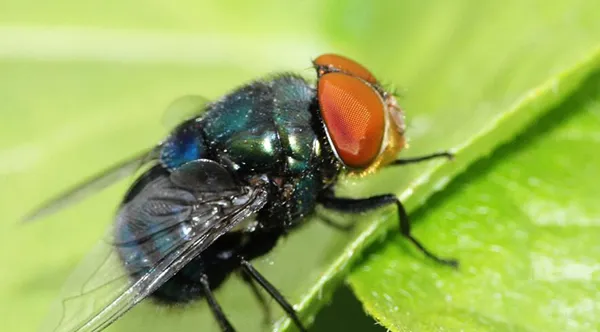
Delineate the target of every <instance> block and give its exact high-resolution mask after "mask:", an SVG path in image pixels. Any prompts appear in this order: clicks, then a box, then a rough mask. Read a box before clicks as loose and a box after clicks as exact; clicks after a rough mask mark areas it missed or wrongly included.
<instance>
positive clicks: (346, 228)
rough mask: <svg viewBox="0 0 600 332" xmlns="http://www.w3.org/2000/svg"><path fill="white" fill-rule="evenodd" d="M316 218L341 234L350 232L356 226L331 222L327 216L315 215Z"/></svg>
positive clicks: (352, 223)
mask: <svg viewBox="0 0 600 332" xmlns="http://www.w3.org/2000/svg"><path fill="white" fill-rule="evenodd" d="M317 218H319V219H320V220H321V221H323V222H324V223H325V224H326V225H327V226H329V227H332V228H335V229H337V230H339V231H343V232H349V231H351V230H352V229H353V228H354V226H355V224H356V223H354V222H351V223H347V224H342V223H340V222H337V221H335V220H332V219H331V218H330V217H329V216H325V215H322V214H317Z"/></svg>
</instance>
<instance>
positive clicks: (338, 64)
mask: <svg viewBox="0 0 600 332" xmlns="http://www.w3.org/2000/svg"><path fill="white" fill-rule="evenodd" d="M313 63H314V65H315V66H317V67H326V68H328V69H329V70H331V69H336V70H338V71H341V72H344V73H348V74H351V75H354V76H356V77H360V78H362V79H363V80H365V81H367V82H369V83H371V84H375V83H377V79H375V76H373V74H371V72H370V71H369V70H368V69H367V68H365V67H363V65H361V64H359V63H358V62H356V61H354V60H350V59H348V58H346V57H343V56H341V55H337V54H323V55H321V56H319V57H318V58H316V59H315V61H313Z"/></svg>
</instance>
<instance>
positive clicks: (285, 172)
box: [161, 74, 334, 227]
mask: <svg viewBox="0 0 600 332" xmlns="http://www.w3.org/2000/svg"><path fill="white" fill-rule="evenodd" d="M316 107H317V105H316V91H315V90H314V88H313V87H312V86H311V85H310V84H309V83H308V82H306V81H305V80H304V79H302V78H301V77H299V76H295V75H291V74H284V75H279V76H275V77H273V78H270V79H266V80H260V81H255V82H252V83H250V84H248V85H245V86H243V87H241V88H239V89H238V90H236V91H234V92H232V93H230V94H228V95H226V96H224V97H223V98H221V99H220V100H218V101H216V102H214V103H212V104H210V105H208V107H207V110H206V113H204V114H203V115H202V116H201V117H199V118H197V119H193V120H190V121H188V122H186V123H184V124H182V125H181V126H179V127H178V128H177V129H176V130H175V131H174V132H173V134H172V135H171V136H170V137H169V138H168V139H167V141H166V142H165V143H164V148H163V150H162V153H161V161H162V163H163V164H164V165H166V166H167V167H169V168H171V169H174V168H177V167H179V166H180V165H182V164H184V163H185V162H188V161H191V160H195V159H200V158H206V159H212V160H215V161H217V162H219V163H220V164H222V165H226V166H227V167H229V168H230V169H231V170H232V172H234V173H235V174H236V175H237V176H238V178H239V179H240V180H241V181H251V180H252V178H255V177H261V176H266V177H267V178H268V180H269V182H270V183H271V185H272V186H271V187H272V188H271V192H270V196H271V197H270V199H269V204H268V205H267V206H266V207H265V208H264V209H263V211H261V214H260V217H261V218H259V226H261V227H269V225H270V224H272V225H276V226H277V227H281V226H282V225H287V226H289V225H292V224H295V223H297V222H298V221H299V220H301V219H302V218H303V217H304V216H306V215H307V214H309V213H311V212H312V211H313V209H314V206H315V204H316V198H317V194H318V193H319V191H321V190H322V189H323V187H324V185H325V183H326V182H328V181H329V180H330V179H329V177H331V176H332V175H329V174H332V173H334V172H331V171H327V170H328V169H331V168H332V166H331V165H332V164H333V163H334V161H333V157H332V155H331V153H330V152H328V151H329V150H328V149H329V147H328V146H327V145H326V139H325V134H324V132H323V127H322V122H321V121H320V120H319V119H316V118H315V117H316V116H318V115H317V114H318V113H317V112H315V109H316ZM324 142H325V143H324Z"/></svg>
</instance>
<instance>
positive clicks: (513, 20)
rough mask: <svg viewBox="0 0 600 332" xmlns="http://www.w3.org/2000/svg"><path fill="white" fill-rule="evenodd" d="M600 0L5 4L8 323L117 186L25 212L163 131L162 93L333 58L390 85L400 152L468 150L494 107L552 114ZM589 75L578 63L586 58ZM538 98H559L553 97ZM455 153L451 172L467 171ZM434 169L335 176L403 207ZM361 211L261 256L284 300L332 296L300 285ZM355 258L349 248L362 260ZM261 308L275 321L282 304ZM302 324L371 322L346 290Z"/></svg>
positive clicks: (310, 281)
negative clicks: (399, 124)
mask: <svg viewBox="0 0 600 332" xmlns="http://www.w3.org/2000/svg"><path fill="white" fill-rule="evenodd" d="M598 7H600V5H599V4H598V3H597V1H592V0H588V1H584V0H577V1H552V2H548V1H542V0H539V1H517V0H512V1H502V2H500V1H484V2H482V1H475V0H471V1H469V0H461V1H443V0H438V1H426V2H425V1H417V0H411V1H393V0H390V1H373V2H368V1H364V0H349V1H333V0H329V1H317V0H306V1H290V2H284V1H266V0H263V1H252V2H249V1H248V2H247V1H178V2H168V1H139V0H137V1H101V2H89V3H88V2H74V1H64V2H60V3H52V2H42V1H21V0H19V1H17V0H0V184H1V186H0V216H1V218H0V225H1V226H0V227H1V229H0V243H1V244H0V245H1V247H0V264H1V265H0V266H1V269H2V273H1V274H0V317H2V323H3V326H2V329H3V330H6V331H32V330H34V329H35V328H36V327H37V326H39V324H41V322H42V318H43V317H44V315H45V314H46V312H47V310H48V306H49V305H50V303H51V302H52V300H54V299H56V296H57V295H58V292H59V289H60V287H61V286H62V284H63V282H64V280H65V279H66V277H67V276H68V274H69V272H70V271H71V270H72V269H73V268H74V267H75V266H76V264H77V262H78V261H80V260H81V259H82V257H83V256H84V254H85V253H86V252H87V251H88V250H89V249H90V248H91V247H92V246H93V244H94V243H95V242H96V241H98V240H99V239H100V238H101V237H102V235H103V234H104V230H105V229H106V227H107V226H108V225H109V224H110V222H111V219H112V216H113V213H114V208H115V206H116V204H117V203H118V201H119V198H120V197H121V195H122V193H123V191H124V190H125V189H126V187H127V185H128V183H129V181H124V182H122V183H120V184H118V185H115V186H113V187H111V188H109V189H107V190H105V191H103V192H102V193H100V194H98V195H97V196H95V197H93V198H90V199H88V200H86V201H84V202H82V203H81V204H79V205H77V206H74V207H73V208H71V209H69V210H66V211H64V212H61V213H59V214H56V215H54V216H52V217H49V218H47V219H45V220H43V222H40V223H38V224H34V225H28V226H26V227H22V226H20V225H18V220H19V218H21V217H22V216H24V215H25V214H26V213H27V212H28V211H30V210H31V209H32V208H34V207H35V206H36V205H38V204H40V203H42V202H44V201H45V200H47V199H49V198H50V197H52V196H53V195H56V194H58V193H60V192H61V191H63V190H65V189H67V188H69V187H71V186H72V185H74V184H76V183H79V182H80V181H81V180H82V179H84V178H86V177H88V176H91V175H93V174H94V173H95V172H97V171H99V170H102V169H104V168H106V167H108V166H110V165H112V164H114V163H115V162H116V161H118V160H121V159H123V158H126V157H128V156H130V155H132V154H134V153H136V152H138V151H140V150H142V149H144V148H146V147H148V146H149V145H151V144H154V143H155V142H157V141H158V140H159V139H161V137H163V136H164V135H165V133H166V132H167V130H168V128H166V127H165V126H164V124H163V123H162V120H161V119H162V118H163V116H164V109H165V108H166V106H167V105H168V104H169V103H170V101H172V100H173V99H175V98H177V97H179V96H182V95H186V94H200V95H203V96H205V97H207V98H209V99H213V98H217V97H219V96H220V95H222V94H224V93H226V92H228V91H230V90H231V89H232V88H234V87H236V86H238V85H240V84H243V83H245V82H247V81H248V80H251V79H255V78H258V77H260V76H262V75H266V74H268V73H270V72H275V71H282V70H285V71H293V72H297V73H300V74H303V75H305V76H306V77H307V78H312V77H313V71H312V69H311V68H310V60H311V59H312V58H314V57H316V56H317V55H318V54H320V53H323V52H339V53H342V54H346V55H348V56H350V57H352V58H354V59H356V60H358V61H360V62H361V63H364V64H365V65H366V66H368V67H369V68H370V69H372V71H373V72H374V73H375V74H376V75H377V76H378V77H379V78H380V80H381V81H383V82H385V83H386V84H388V83H389V84H392V85H393V86H395V87H397V88H398V89H399V91H401V93H402V95H403V98H402V101H401V103H402V105H403V107H404V108H405V109H406V110H407V119H408V131H409V136H410V139H411V148H410V150H408V151H407V152H406V153H405V156H410V155H418V154H422V153H426V152H432V151H437V150H441V149H447V148H459V149H463V148H465V147H467V148H468V146H469V142H472V141H471V140H472V138H473V137H475V136H476V135H478V134H479V133H481V132H482V130H485V129H486V128H488V127H490V126H491V127H493V126H499V127H500V128H502V125H503V124H502V123H499V122H498V121H495V120H496V119H498V118H499V117H500V116H503V114H508V113H510V112H513V111H518V110H522V109H524V110H525V111H522V112H521V113H520V114H525V115H523V116H521V118H522V119H523V120H522V121H521V120H519V121H520V122H519V121H517V123H520V124H523V125H524V124H526V122H527V121H529V120H530V118H529V117H530V115H527V114H532V115H531V117H534V115H536V114H538V113H539V114H541V113H542V112H541V111H539V110H538V109H542V108H549V107H550V101H549V100H551V99H552V98H556V99H560V98H562V97H564V96H566V95H567V94H569V93H570V90H569V89H572V87H571V88H566V87H564V86H569V81H567V82H563V81H562V80H561V79H562V78H561V76H559V74H560V73H562V72H564V71H565V70H569V69H570V68H578V67H577V64H578V63H581V62H582V61H583V60H582V59H586V58H588V57H589V56H590V54H594V53H593V52H594V51H595V50H597V49H598V47H599V41H600V37H599V36H600V34H599V31H600V22H599V21H600V20H598V14H597V13H598V12H600V8H598ZM589 67H590V68H585V70H591V67H594V66H592V65H590V66H589ZM578 70H582V71H583V70H584V69H581V68H580V69H578ZM582 75H583V74H582ZM553 79H554V80H556V85H555V86H553V88H552V89H551V90H550V89H545V90H543V91H542V92H540V94H539V95H540V96H541V97H539V100H540V101H539V104H540V105H542V106H540V107H537V108H535V109H536V110H537V111H534V110H533V108H519V103H520V102H521V101H522V100H523V98H525V97H527V96H529V97H531V96H533V97H532V98H534V97H536V96H537V95H536V94H535V93H534V92H535V91H536V88H537V87H539V86H541V85H543V84H546V83H547V82H548V81H552V80H553ZM563 84H564V86H563ZM571 85H575V83H572V84H571ZM544 91H545V92H544ZM550 92H551V94H552V95H553V96H555V97H551V96H550V97H548V94H549V93H550ZM546 106H547V107H546ZM527 112H530V113H527ZM509 115H510V114H509ZM513 127H514V128H516V127H518V126H516V125H513V126H512V127H510V128H509V129H507V130H503V129H500V130H499V131H500V132H501V133H505V134H498V135H496V136H494V135H491V136H489V142H487V143H485V144H483V145H481V144H480V145H477V146H478V147H477V149H471V150H468V154H467V155H468V156H469V157H468V158H465V159H463V160H467V161H469V160H475V159H477V157H480V156H483V155H485V154H487V153H488V152H489V151H490V150H492V149H493V148H494V147H495V144H496V143H495V140H496V139H498V140H499V138H500V137H501V138H502V139H503V140H506V139H508V138H509V136H511V135H512V134H513V133H514V132H515V131H516V129H514V128H513ZM467 161H465V162H464V164H460V161H458V165H462V166H464V167H466V164H467ZM436 166H437V164H436V165H426V166H424V167H417V168H414V167H411V168H408V169H403V170H401V171H399V170H392V171H385V172H382V174H381V175H377V176H374V177H370V178H368V179H365V180H362V181H358V180H352V181H348V182H345V183H344V186H343V188H341V191H342V192H344V193H345V194H348V195H352V196H364V195H366V194H369V193H374V192H394V193H397V194H402V195H403V196H402V197H408V198H410V201H409V203H408V206H409V207H410V208H411V209H414V208H415V207H416V206H419V205H420V204H421V203H423V201H424V200H425V199H426V198H427V197H428V196H429V195H430V194H431V193H432V192H434V191H435V189H439V188H441V187H443V185H444V183H447V182H448V181H449V179H450V178H451V177H452V175H453V174H455V173H457V172H458V169H459V168H460V167H458V166H457V170H456V171H452V172H451V171H448V172H447V174H446V177H445V180H444V181H441V182H440V183H432V184H430V185H429V186H426V187H425V188H426V189H424V190H423V191H421V192H419V194H418V195H417V194H415V195H412V196H411V193H410V192H409V191H408V190H407V189H406V188H408V189H411V188H413V186H414V185H415V183H417V184H418V183H421V182H427V178H424V180H418V179H423V178H419V176H420V175H421V174H425V173H426V172H427V171H428V170H432V169H434V168H435V167H436ZM417 180H418V181H417ZM419 181H421V182H419ZM373 218H379V219H382V218H383V217H381V216H378V217H373ZM363 219H364V221H365V222H364V223H363V224H365V227H364V228H359V229H358V230H357V231H356V232H354V233H352V234H340V233H339V232H335V231H333V230H331V229H329V228H327V227H326V226H323V225H321V224H319V223H311V224H310V225H309V226H308V227H306V228H305V229H303V230H301V231H300V232H298V233H297V234H293V235H292V236H290V237H289V238H288V239H286V241H284V243H282V244H281V245H280V246H279V247H278V248H277V250H275V251H274V252H273V253H272V254H270V255H269V256H268V257H266V258H265V259H262V260H260V261H259V262H258V267H259V268H260V270H261V271H262V272H263V273H264V274H265V275H266V276H267V277H268V278H269V280H271V281H272V283H273V284H275V285H277V286H278V287H279V288H280V289H281V290H282V291H283V293H284V294H285V295H286V296H287V297H288V298H289V299H290V300H291V301H292V302H294V303H298V302H299V301H300V300H301V299H305V298H311V299H312V300H310V301H308V300H307V301H308V302H306V303H309V302H310V303H311V305H310V306H311V307H312V309H310V310H306V312H303V315H304V317H305V319H307V320H311V318H314V317H313V316H314V314H315V313H316V312H317V311H318V309H319V307H320V306H321V305H323V304H327V303H329V298H330V297H331V296H332V289H333V288H335V287H329V288H325V289H324V290H323V291H316V290H315V289H314V288H313V289H312V290H311V291H310V292H308V290H309V289H310V287H311V286H314V285H317V284H318V283H320V282H325V283H327V282H329V283H330V284H331V285H332V286H335V285H339V284H340V283H342V281H343V280H344V277H345V273H347V272H348V270H349V269H350V267H349V266H350V265H348V266H343V267H341V268H335V269H333V270H335V271H340V273H338V274H335V273H334V274H333V275H331V274H327V273H325V271H331V266H332V262H334V261H338V262H348V261H349V260H344V259H345V258H344V257H345V256H343V255H347V254H348V253H353V252H354V251H352V250H348V249H344V248H346V246H347V245H348V244H349V243H358V242H356V241H359V242H360V241H363V242H360V243H364V246H363V247H366V246H367V244H366V243H367V242H369V241H364V240H360V239H361V234H365V233H364V232H363V230H364V229H365V228H368V225H369V224H368V222H369V220H370V219H369V218H363ZM388 224H389V223H388ZM429 224H431V223H429ZM445 227H446V228H437V229H432V230H431V231H426V232H422V233H421V234H422V235H423V237H424V238H425V239H426V242H427V243H433V244H436V243H437V244H439V245H438V246H437V247H436V249H437V250H438V251H442V250H443V251H444V252H447V253H449V254H454V255H459V253H460V250H459V249H460V248H457V245H456V243H455V241H453V238H452V236H449V235H448V234H449V233H448V232H445V230H447V229H448V228H449V227H451V225H446V226H445ZM369 234H371V233H369ZM444 234H446V235H444ZM307 239H309V241H308V243H307ZM357 239H359V240H357ZM380 240H381V241H384V239H383V238H381V239H380ZM370 241H371V242H373V240H370ZM378 241H379V240H378ZM363 247H361V248H363ZM363 249H364V248H363ZM361 250H362V249H361ZM355 253H356V256H360V250H359V251H357V252H355ZM413 256H416V255H413ZM459 256H460V255H459ZM359 258H360V257H359ZM414 259H415V260H419V259H421V257H419V256H416V257H415V258H414ZM431 269H435V268H431ZM342 272H343V273H342ZM430 272H431V271H428V272H427V273H430ZM431 273H434V272H431ZM298 276H301V277H300V278H299V277H298ZM370 278H371V277H370ZM399 278H400V277H399ZM367 283H368V282H367ZM377 283H378V280H377V278H373V280H372V284H374V285H375V284H377ZM353 284H354V285H355V286H356V284H357V283H354V282H353ZM319 285H320V284H319ZM307 294H308V295H307ZM315 294H316V295H315ZM217 296H218V298H219V300H220V301H221V302H222V306H223V307H224V309H225V310H226V312H227V313H228V314H230V315H231V319H232V322H233V324H234V325H235V326H238V327H239V328H240V330H243V331H255V330H264V329H265V328H264V327H263V326H262V325H261V320H262V314H261V312H260V310H259V308H258V307H257V306H256V303H255V300H254V299H253V298H252V296H251V294H250V292H249V291H248V290H247V289H246V288H245V287H244V286H243V285H242V284H241V282H239V281H238V280H236V279H235V278H232V280H230V282H228V283H227V285H226V286H225V287H224V288H223V289H222V290H221V291H220V292H219V293H218V294H217ZM312 303H317V305H312ZM272 306H273V308H274V310H275V311H274V313H275V314H276V315H275V317H277V316H278V315H280V311H279V310H278V309H277V306H276V305H274V304H273V305H272ZM303 308H304V307H303ZM242 328H243V329H242ZM314 329H315V330H316V331H333V330H342V329H343V330H352V329H354V330H356V331H367V330H368V329H373V330H374V331H375V330H383V328H380V327H378V326H376V323H375V321H374V320H372V319H371V318H369V317H366V316H365V315H364V314H363V312H362V309H361V304H360V303H359V302H357V300H356V299H355V298H354V297H353V295H352V293H351V291H350V290H349V289H348V288H341V289H340V290H339V291H338V292H337V293H336V295H335V296H333V302H332V305H331V306H330V307H328V308H325V309H324V310H323V311H322V313H321V314H320V315H318V316H317V317H316V322H315V327H314ZM423 329H425V330H427V329H428V328H423ZM432 329H433V328H432ZM109 330H111V331H165V330H177V331H187V330H190V331H191V330H202V331H212V330H217V326H216V324H215V323H214V322H213V320H212V317H211V316H210V313H209V312H208V310H207V308H206V306H205V304H204V303H198V304H197V305H193V306H191V307H190V308H188V309H187V310H178V311H177V310H176V311H175V312H169V310H164V309H157V308H156V307H154V306H152V305H149V304H141V305H139V306H138V307H136V308H135V309H134V310H132V311H131V312H130V313H129V314H127V315H126V316H125V317H124V318H123V319H122V320H120V321H119V322H117V323H116V324H115V325H114V326H112V327H111V328H110V329H109Z"/></svg>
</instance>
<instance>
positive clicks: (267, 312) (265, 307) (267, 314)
mask: <svg viewBox="0 0 600 332" xmlns="http://www.w3.org/2000/svg"><path fill="white" fill-rule="evenodd" d="M240 276H241V277H242V280H243V281H244V282H245V283H246V284H247V285H248V286H249V287H250V289H251V290H252V294H254V297H256V299H257V300H258V303H259V304H260V306H261V307H262V311H263V315H264V316H263V324H264V325H265V326H269V324H271V322H272V318H273V317H272V315H271V307H269V304H268V303H267V299H266V298H265V297H264V295H263V294H262V293H261V292H260V289H258V287H257V286H256V283H255V282H254V280H252V277H251V276H250V275H249V274H248V273H247V272H245V271H242V272H241V273H240Z"/></svg>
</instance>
